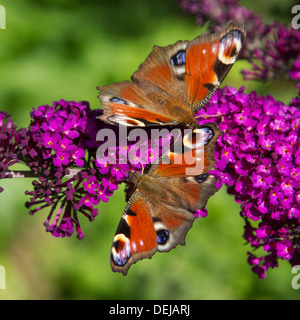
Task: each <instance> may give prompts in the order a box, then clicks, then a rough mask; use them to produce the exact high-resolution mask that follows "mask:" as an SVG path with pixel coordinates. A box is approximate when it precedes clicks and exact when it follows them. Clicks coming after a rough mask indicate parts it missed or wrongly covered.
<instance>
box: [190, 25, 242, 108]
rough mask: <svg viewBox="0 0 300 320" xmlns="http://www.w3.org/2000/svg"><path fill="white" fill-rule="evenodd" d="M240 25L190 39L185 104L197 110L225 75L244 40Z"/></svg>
mask: <svg viewBox="0 0 300 320" xmlns="http://www.w3.org/2000/svg"><path fill="white" fill-rule="evenodd" d="M245 36H246V32H245V29H244V27H243V26H241V25H237V24H234V23H230V24H229V26H228V27H227V28H226V29H225V30H223V31H220V32H217V33H213V34H210V35H204V36H200V37H197V38H196V39H194V40H192V41H191V42H190V43H189V45H188V47H187V50H186V65H185V69H186V74H185V78H184V80H185V88H186V91H187V95H188V104H189V106H190V108H191V109H192V110H193V113H195V112H197V111H198V110H199V109H200V108H201V107H203V106H204V105H205V104H206V103H207V101H208V100H209V99H210V98H211V96H212V95H213V93H214V92H215V91H216V89H217V88H218V87H219V86H220V84H221V82H222V81H223V80H224V78H225V77H226V75H227V73H228V72H229V70H230V69H231V67H232V65H233V64H234V62H235V61H236V59H237V57H238V54H239V52H240V50H241V48H242V45H243V42H244V40H245Z"/></svg>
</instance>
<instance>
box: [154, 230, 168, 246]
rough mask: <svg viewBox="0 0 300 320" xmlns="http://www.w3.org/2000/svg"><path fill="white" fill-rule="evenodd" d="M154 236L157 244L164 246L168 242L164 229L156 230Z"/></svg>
mask: <svg viewBox="0 0 300 320" xmlns="http://www.w3.org/2000/svg"><path fill="white" fill-rule="evenodd" d="M156 236H157V243H158V244H166V242H167V241H168V240H169V231H168V230H165V229H163V230H158V231H157V232H156Z"/></svg>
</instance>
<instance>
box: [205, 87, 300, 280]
mask: <svg viewBox="0 0 300 320" xmlns="http://www.w3.org/2000/svg"><path fill="white" fill-rule="evenodd" d="M298 103H299V99H297V98H296V99H294V100H293V102H292V105H291V106H286V105H284V104H283V103H281V102H278V101H276V100H275V99H274V98H273V97H271V96H268V97H262V96H259V95H257V94H256V93H255V92H252V93H250V94H246V93H244V88H241V89H240V90H236V89H234V88H229V87H225V88H223V89H219V90H218V91H217V92H216V94H215V95H214V96H213V97H212V99H211V101H210V102H209V103H208V104H207V105H206V106H205V107H204V108H203V109H201V110H200V111H199V114H209V115H214V114H215V115H217V117H216V122H217V124H218V125H219V127H220V129H221V130H222V131H223V132H224V134H223V135H222V136H221V137H220V138H219V140H218V141H217V145H216V149H215V156H216V159H217V163H216V169H215V170H214V171H213V173H214V175H215V176H216V178H217V180H218V183H217V185H218V187H219V188H220V187H221V185H222V184H226V185H227V186H228V191H229V193H231V194H233V195H234V196H235V200H236V202H238V203H240V204H241V215H242V217H243V218H244V219H245V221H246V225H245V233H244V237H245V239H246V240H247V241H248V242H249V243H250V245H251V246H252V247H253V248H254V249H257V248H259V247H261V248H263V250H264V251H265V255H264V256H262V257H260V258H257V257H256V256H255V255H254V254H252V253H251V254H250V253H249V259H248V261H249V263H250V264H251V265H252V266H253V270H254V271H255V272H256V273H258V274H259V276H260V277H261V278H264V277H265V275H266V270H267V269H268V268H269V267H274V266H277V261H278V259H283V260H289V261H291V263H292V264H295V263H298V264H300V261H299V259H296V258H295V257H299V250H300V249H299V245H300V242H299V241H300V234H299V230H300V160H299V159H300V151H299V150H300V141H299V139H298V137H299V135H300V110H299V108H298V107H297V104H298ZM207 121H208V120H203V119H201V120H200V123H201V124H202V123H204V122H207ZM209 121H211V119H210V120H209ZM257 224H258V225H257ZM254 225H255V226H254Z"/></svg>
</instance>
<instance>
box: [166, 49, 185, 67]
mask: <svg viewBox="0 0 300 320" xmlns="http://www.w3.org/2000/svg"><path fill="white" fill-rule="evenodd" d="M170 61H171V64H172V65H173V66H181V65H183V64H185V51H184V50H180V51H178V52H177V53H176V54H174V56H172V57H171V60H170Z"/></svg>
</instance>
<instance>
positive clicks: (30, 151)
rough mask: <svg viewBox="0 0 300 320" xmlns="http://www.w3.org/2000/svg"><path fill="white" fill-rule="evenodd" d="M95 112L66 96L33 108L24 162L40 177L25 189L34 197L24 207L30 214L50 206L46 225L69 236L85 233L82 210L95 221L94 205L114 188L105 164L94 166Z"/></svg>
mask: <svg viewBox="0 0 300 320" xmlns="http://www.w3.org/2000/svg"><path fill="white" fill-rule="evenodd" d="M95 112H96V111H92V110H91V109H90V108H89V104H88V102H84V101H83V102H75V101H69V102H68V101H65V100H60V101H59V102H54V103H53V104H52V106H48V105H44V106H40V107H38V108H37V109H35V110H34V111H32V112H31V118H32V122H31V124H30V126H29V129H28V144H27V146H26V148H25V149H24V150H23V152H22V161H23V162H24V163H26V164H27V165H28V166H29V167H30V169H31V171H32V172H33V173H34V174H35V176H37V177H39V180H35V181H34V182H33V186H34V190H33V191H27V192H26V194H28V195H30V196H31V199H30V201H29V202H27V204H26V206H27V207H28V208H30V209H31V210H30V213H31V214H34V213H36V212H38V211H40V210H41V209H43V208H49V210H50V211H49V215H48V217H47V219H46V222H45V226H46V230H47V231H49V232H51V233H52V234H53V235H54V236H56V237H59V236H60V237H64V236H67V237H69V236H71V235H72V234H73V233H74V231H76V232H77V236H78V238H80V239H81V238H83V236H84V234H83V233H82V231H81V227H80V223H79V220H80V218H79V215H82V216H85V217H87V218H88V219H89V220H90V221H93V220H94V218H95V216H97V214H98V209H96V208H95V206H96V205H97V204H98V203H99V202H100V201H107V200H108V198H109V197H110V196H111V195H112V193H113V192H112V191H113V190H115V189H116V187H115V188H108V186H107V184H103V183H102V177H103V176H102V174H101V170H103V169H104V168H105V166H101V165H99V164H98V165H97V168H95V156H94V155H95V149H94V148H92V145H91V144H92V142H91V140H90V139H91V135H92V134H93V132H94V131H93V130H94V128H95V125H94V124H93V123H91V119H93V121H96V119H95ZM98 112H99V111H98ZM106 177H107V178H108V179H109V177H111V176H110V175H107V176H106Z"/></svg>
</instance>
